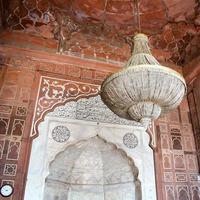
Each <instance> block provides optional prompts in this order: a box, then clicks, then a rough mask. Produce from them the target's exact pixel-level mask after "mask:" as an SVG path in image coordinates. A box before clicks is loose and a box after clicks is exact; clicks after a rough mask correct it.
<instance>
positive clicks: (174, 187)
mask: <svg viewBox="0 0 200 200" xmlns="http://www.w3.org/2000/svg"><path fill="white" fill-rule="evenodd" d="M156 130H157V137H158V148H157V150H156V152H155V159H156V161H155V163H156V176H157V188H158V190H159V192H158V199H159V200H199V196H198V186H199V183H198V182H197V176H198V163H197V156H196V147H195V141H194V136H193V130H192V124H191V121H190V113H189V108H188V103H187V99H185V100H184V101H183V102H182V104H181V105H180V107H179V108H178V109H176V110H174V111H173V112H171V113H169V114H168V115H166V116H165V117H163V118H160V119H159V120H157V122H156Z"/></svg>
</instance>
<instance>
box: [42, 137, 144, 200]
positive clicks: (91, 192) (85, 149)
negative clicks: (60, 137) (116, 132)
mask: <svg viewBox="0 0 200 200" xmlns="http://www.w3.org/2000/svg"><path fill="white" fill-rule="evenodd" d="M49 168H50V170H49V175H48V176H47V178H46V181H45V190H44V198H43V200H66V199H67V200H79V199H81V200H88V199H92V200H141V199H142V197H141V184H140V181H139V180H138V169H137V167H136V166H135V164H134V162H133V160H132V159H131V158H129V157H128V156H127V154H126V153H125V152H124V151H123V150H121V149H118V148H117V147H116V146H115V145H114V144H111V143H107V142H106V141H105V140H103V139H101V138H100V137H99V136H95V137H92V138H89V139H87V140H82V141H80V142H78V143H76V144H74V145H71V146H68V147H67V148H66V149H65V150H64V151H63V152H60V153H59V154H58V155H57V156H56V157H55V159H54V160H53V161H52V162H51V164H50V167H49Z"/></svg>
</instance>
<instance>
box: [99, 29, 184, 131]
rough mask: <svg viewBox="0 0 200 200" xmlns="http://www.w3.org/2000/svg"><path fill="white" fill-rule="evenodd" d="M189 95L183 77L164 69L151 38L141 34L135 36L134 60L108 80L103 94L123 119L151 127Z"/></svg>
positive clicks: (104, 99)
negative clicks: (151, 45) (154, 54)
mask: <svg viewBox="0 0 200 200" xmlns="http://www.w3.org/2000/svg"><path fill="white" fill-rule="evenodd" d="M185 93H186V83H185V80H184V78H183V77H182V75H181V74H179V73H178V72H176V71H174V70H172V69H170V68H167V67H164V66H161V65H160V64H159V62H158V61H157V60H156V59H155V58H154V57H153V56H152V54H151V52H150V48H149V46H148V37H147V36H146V35H144V34H141V33H140V34H137V35H136V36H135V37H134V49H133V54H132V57H131V58H130V60H129V61H128V63H127V64H126V66H125V67H124V68H123V69H122V70H121V71H119V72H118V73H115V74H112V75H110V76H109V77H107V78H106V80H105V81H104V82H103V83H102V86H101V92H100V95H101V98H102V100H103V102H104V103H105V104H106V105H107V106H108V108H110V109H111V110H112V111H113V112H114V113H115V114H117V115H118V116H119V117H122V118H125V119H129V120H135V121H138V122H141V123H142V124H143V125H144V126H145V127H146V128H147V126H148V124H149V123H150V121H151V120H152V119H157V118H158V117H159V116H160V115H161V114H165V113H166V112H168V111H170V110H172V109H174V108H176V107H177V106H178V105H179V104H180V103H181V101H182V99H183V97H184V95H185Z"/></svg>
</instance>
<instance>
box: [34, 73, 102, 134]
mask: <svg viewBox="0 0 200 200" xmlns="http://www.w3.org/2000/svg"><path fill="white" fill-rule="evenodd" d="M98 93H99V86H98V85H94V84H89V83H83V82H76V81H72V80H66V79H58V78H52V77H48V76H40V82H39V87H38V91H37V97H36V104H35V111H34V116H33V126H32V132H31V137H33V136H36V135H37V133H38V125H39V122H41V121H43V118H44V116H45V114H47V113H48V112H50V111H52V110H53V109H54V108H55V107H56V106H58V105H64V104H65V103H66V102H68V101H77V100H78V99H79V98H88V97H92V96H96V95H98Z"/></svg>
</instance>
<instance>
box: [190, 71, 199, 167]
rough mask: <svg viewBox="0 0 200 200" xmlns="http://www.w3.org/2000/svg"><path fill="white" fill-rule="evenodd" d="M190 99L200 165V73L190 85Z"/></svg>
mask: <svg viewBox="0 0 200 200" xmlns="http://www.w3.org/2000/svg"><path fill="white" fill-rule="evenodd" d="M188 101H189V106H190V110H191V119H192V124H193V129H194V136H195V140H196V147H197V155H198V162H199V166H200V75H199V76H198V77H197V79H196V80H195V81H194V82H193V83H192V84H191V85H190V91H189V94H188Z"/></svg>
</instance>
